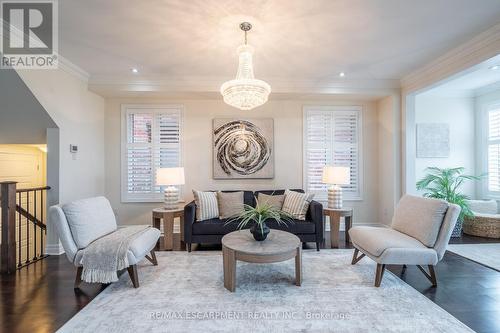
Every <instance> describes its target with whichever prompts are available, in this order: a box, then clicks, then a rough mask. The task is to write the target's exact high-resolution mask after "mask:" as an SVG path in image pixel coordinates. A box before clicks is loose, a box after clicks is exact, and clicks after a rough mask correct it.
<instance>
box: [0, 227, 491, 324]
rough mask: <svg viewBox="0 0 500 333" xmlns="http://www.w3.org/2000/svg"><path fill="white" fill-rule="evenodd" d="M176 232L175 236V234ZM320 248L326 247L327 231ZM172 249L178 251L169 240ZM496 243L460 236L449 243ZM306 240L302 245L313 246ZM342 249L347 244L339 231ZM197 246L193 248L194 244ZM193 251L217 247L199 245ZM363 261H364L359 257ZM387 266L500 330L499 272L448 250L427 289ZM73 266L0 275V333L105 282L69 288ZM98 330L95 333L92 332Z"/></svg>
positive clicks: (82, 298) (78, 305)
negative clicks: (305, 243)
mask: <svg viewBox="0 0 500 333" xmlns="http://www.w3.org/2000/svg"><path fill="white" fill-rule="evenodd" d="M176 236H177V235H176ZM326 239H327V241H326V242H325V247H326V248H327V249H329V247H330V242H329V234H327V235H326ZM174 240H175V244H177V245H176V248H175V249H176V250H181V248H180V245H178V244H179V243H180V242H179V240H178V238H174ZM486 242H498V241H495V240H489V239H484V238H478V237H469V236H464V237H462V238H460V239H453V240H452V243H459V244H469V243H486ZM313 245H314V244H307V245H306V247H307V248H311V249H312V248H314V246H313ZM341 248H350V246H349V245H346V244H345V242H344V235H343V234H342V235H341ZM195 249H196V248H195ZM198 249H203V250H209V249H220V247H217V246H202V247H198ZM363 260H366V259H363ZM389 270H391V271H392V272H393V273H395V274H396V275H398V276H399V277H400V278H401V279H403V280H404V281H406V282H407V283H408V284H409V285H411V286H412V287H413V288H415V289H416V290H418V291H419V292H421V293H422V294H423V295H425V296H426V297H428V298H429V299H430V300H432V301H433V302H435V303H436V304H438V305H439V306H440V307H442V308H443V309H445V310H446V311H448V312H449V313H451V314H452V315H453V316H455V317H456V318H458V319H459V320H461V321H462V322H463V323H465V324H466V325H467V326H469V327H470V328H472V329H473V330H475V331H477V332H481V333H494V332H495V333H497V332H500V272H497V271H495V270H493V269H490V268H487V267H485V266H482V265H480V264H478V263H475V262H473V261H470V260H468V259H465V258H463V257H461V256H458V255H456V254H453V253H451V252H447V253H446V255H445V257H444V259H443V260H442V261H441V262H440V263H439V265H438V266H437V267H436V274H437V276H438V286H437V287H436V288H432V287H431V286H430V284H429V282H428V281H427V279H426V278H425V277H424V276H423V275H422V273H421V272H420V271H419V270H418V269H417V268H416V267H411V266H410V267H408V269H407V270H406V273H405V274H401V267H398V266H394V267H392V266H390V267H389ZM75 272H76V269H75V268H74V267H73V265H71V264H70V263H69V262H68V260H67V259H66V257H65V256H64V255H62V256H50V257H48V258H47V259H44V260H42V261H39V262H37V263H35V264H32V265H30V266H28V267H26V268H23V269H21V270H20V271H18V272H17V273H16V274H13V275H7V276H6V275H3V276H0V288H1V290H0V301H1V302H0V332H6V333H7V332H9V333H15V332H22V333H25V332H40V333H45V332H54V331H56V330H57V329H58V328H60V327H61V326H62V325H63V324H64V323H65V322H66V321H68V320H69V319H70V318H71V317H72V316H73V315H75V314H76V313H77V312H78V311H79V310H80V309H82V308H83V307H85V306H86V305H87V304H88V303H89V302H90V301H91V300H92V299H93V298H94V297H95V296H97V295H98V294H99V293H100V292H101V291H102V290H104V288H105V286H99V285H89V284H85V285H84V286H83V287H82V291H80V292H77V293H75V292H74V291H73V282H74V278H75ZM96 333H98V332H96Z"/></svg>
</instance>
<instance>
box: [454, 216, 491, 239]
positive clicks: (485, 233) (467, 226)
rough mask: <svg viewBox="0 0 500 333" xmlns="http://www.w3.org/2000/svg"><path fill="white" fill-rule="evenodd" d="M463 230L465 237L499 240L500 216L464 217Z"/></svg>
mask: <svg viewBox="0 0 500 333" xmlns="http://www.w3.org/2000/svg"><path fill="white" fill-rule="evenodd" d="M463 229H464V233H465V234H467V235H472V236H479V237H486V238H500V216H499V215H487V214H481V215H476V216H474V217H466V218H465V220H464V224H463Z"/></svg>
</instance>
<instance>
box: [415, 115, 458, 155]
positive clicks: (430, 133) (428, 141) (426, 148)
mask: <svg viewBox="0 0 500 333" xmlns="http://www.w3.org/2000/svg"><path fill="white" fill-rule="evenodd" d="M449 156H450V125H449V124H446V123H422V124H417V157H449Z"/></svg>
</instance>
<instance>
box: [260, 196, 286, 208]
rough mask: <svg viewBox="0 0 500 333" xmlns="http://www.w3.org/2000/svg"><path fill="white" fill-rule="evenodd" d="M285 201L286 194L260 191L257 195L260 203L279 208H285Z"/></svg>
mask: <svg viewBox="0 0 500 333" xmlns="http://www.w3.org/2000/svg"><path fill="white" fill-rule="evenodd" d="M284 201H285V195H284V194H276V195H269V194H264V193H259V194H258V195H257V202H258V204H259V205H263V204H268V205H269V206H271V207H273V208H276V209H279V210H281V208H283V202H284Z"/></svg>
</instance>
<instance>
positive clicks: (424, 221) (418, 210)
mask: <svg viewBox="0 0 500 333" xmlns="http://www.w3.org/2000/svg"><path fill="white" fill-rule="evenodd" d="M447 210H448V203H447V202H446V201H444V200H438V199H430V198H421V197H415V196H412V195H405V196H403V197H402V198H401V200H399V203H398V206H397V207H396V211H395V212H394V217H393V218H392V226H391V227H392V229H394V230H397V231H399V232H402V233H404V234H407V235H408V236H411V237H413V238H416V239H418V240H419V241H420V242H421V243H422V244H424V245H425V246H427V247H433V246H434V244H435V243H436V240H437V237H438V234H439V230H440V229H441V224H443V219H444V214H446V211H447Z"/></svg>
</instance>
